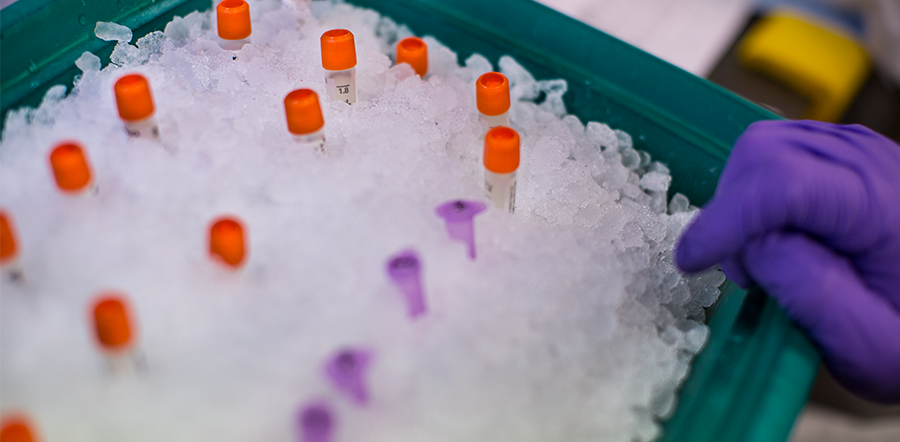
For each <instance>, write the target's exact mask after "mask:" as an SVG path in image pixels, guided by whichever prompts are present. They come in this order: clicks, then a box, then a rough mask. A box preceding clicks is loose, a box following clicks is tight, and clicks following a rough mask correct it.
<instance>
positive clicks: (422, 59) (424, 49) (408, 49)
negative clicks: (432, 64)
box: [397, 37, 428, 78]
mask: <svg viewBox="0 0 900 442" xmlns="http://www.w3.org/2000/svg"><path fill="white" fill-rule="evenodd" d="M400 63H407V64H409V65H410V66H412V68H413V70H414V71H416V73H417V74H419V76H420V77H422V78H425V76H426V75H428V45H426V44H425V42H424V41H422V39H421V38H416V37H407V38H404V39H403V40H400V43H397V64H400Z"/></svg>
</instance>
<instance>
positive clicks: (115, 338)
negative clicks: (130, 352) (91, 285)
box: [94, 294, 131, 350]
mask: <svg viewBox="0 0 900 442" xmlns="http://www.w3.org/2000/svg"><path fill="white" fill-rule="evenodd" d="M125 303H126V301H125V298H124V297H122V296H120V295H117V294H107V295H101V296H100V297H98V298H97V300H96V301H95V302H94V328H95V331H96V333H97V340H98V341H99V342H100V345H102V346H103V347H104V348H106V349H107V350H118V349H121V348H123V347H126V346H127V345H128V344H130V343H131V326H130V325H129V320H128V311H127V309H126V308H125Z"/></svg>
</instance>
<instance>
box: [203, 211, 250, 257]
mask: <svg viewBox="0 0 900 442" xmlns="http://www.w3.org/2000/svg"><path fill="white" fill-rule="evenodd" d="M245 250H246V245H245V242H244V228H243V226H241V222H240V221H238V220H237V219H236V218H232V217H228V216H224V217H221V218H218V219H216V220H215V221H213V223H212V224H211V225H210V228H209V253H210V255H211V256H212V257H213V259H216V260H219V261H221V262H223V263H224V264H227V265H229V266H231V267H234V268H237V267H239V266H240V265H241V263H243V262H244V251H245Z"/></svg>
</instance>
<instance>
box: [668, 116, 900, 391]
mask: <svg viewBox="0 0 900 442" xmlns="http://www.w3.org/2000/svg"><path fill="white" fill-rule="evenodd" d="M675 258H676V261H677V263H678V266H679V267H681V268H682V269H683V270H684V271H687V272H698V271H700V270H703V269H705V268H707V267H710V266H712V265H714V264H716V263H721V265H722V269H723V270H724V271H725V273H726V274H727V275H728V276H729V277H730V278H731V279H732V280H734V281H735V282H737V283H738V284H740V285H742V286H744V287H747V286H749V285H750V283H751V280H752V281H754V282H756V283H757V284H759V285H760V286H761V287H762V288H763V289H765V290H766V291H767V292H768V293H769V294H770V295H771V296H772V297H773V298H775V299H776V300H777V301H778V303H779V304H780V305H781V306H782V307H783V308H784V309H785V310H786V311H787V313H788V314H789V315H790V316H791V317H792V318H793V319H794V321H796V322H797V323H798V324H799V325H800V327H801V328H803V329H804V330H805V331H806V332H807V334H808V335H809V336H810V338H811V339H812V340H813V342H815V344H816V345H817V346H818V347H819V350H820V352H821V353H822V357H823V359H824V361H825V363H826V365H827V366H828V368H829V370H830V371H831V372H832V374H833V375H834V376H835V378H836V379H837V380H838V381H839V382H840V383H841V384H843V385H844V386H845V387H847V388H848V389H850V390H851V391H853V392H855V393H857V394H859V395H860V396H862V397H865V398H867V399H870V400H874V401H878V402H900V146H898V145H897V144H895V143H893V142H891V141H890V140H888V139H887V138H884V137H882V136H881V135H878V134H876V133H875V132H872V131H871V130H869V129H866V128H865V127H862V126H858V125H853V126H839V125H834V124H828V123H820V122H814V121H762V122H757V123H754V124H752V125H751V126H750V127H748V128H747V131H746V132H744V134H743V135H742V136H741V137H740V138H739V139H738V140H737V142H736V143H735V145H734V149H733V150H732V152H731V157H730V158H729V160H728V164H727V165H726V166H725V170H724V171H723V172H722V177H721V178H720V179H719V186H718V188H717V189H716V193H715V196H714V197H713V199H712V200H711V201H710V202H709V203H708V204H707V205H706V207H704V209H703V210H702V211H701V212H700V214H699V215H698V216H697V218H696V220H694V222H693V223H692V224H691V225H690V226H689V227H688V228H687V229H686V230H685V232H684V234H683V235H682V237H681V239H680V240H679V243H678V246H677V248H676V251H675Z"/></svg>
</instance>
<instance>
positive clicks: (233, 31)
mask: <svg viewBox="0 0 900 442" xmlns="http://www.w3.org/2000/svg"><path fill="white" fill-rule="evenodd" d="M216 23H217V27H218V28H219V37H221V38H222V39H224V40H242V39H245V38H247V37H249V36H250V5H248V4H247V2H245V1H244V0H223V1H221V2H219V4H218V5H217V6H216Z"/></svg>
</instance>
